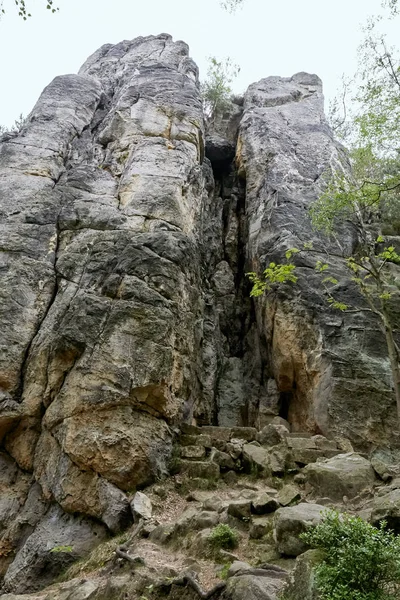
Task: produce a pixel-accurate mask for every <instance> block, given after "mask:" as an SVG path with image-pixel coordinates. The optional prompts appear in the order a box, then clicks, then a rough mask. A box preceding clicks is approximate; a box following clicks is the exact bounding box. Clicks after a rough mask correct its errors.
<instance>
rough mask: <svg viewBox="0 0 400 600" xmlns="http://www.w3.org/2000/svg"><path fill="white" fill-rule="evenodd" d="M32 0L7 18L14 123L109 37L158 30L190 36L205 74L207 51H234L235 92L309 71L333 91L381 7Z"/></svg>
mask: <svg viewBox="0 0 400 600" xmlns="http://www.w3.org/2000/svg"><path fill="white" fill-rule="evenodd" d="M56 1H57V0H56ZM27 3H28V5H29V6H30V7H32V12H33V13H34V14H33V16H32V18H31V19H29V20H28V21H27V22H23V21H22V20H21V19H20V18H19V17H18V16H17V15H16V11H15V8H14V6H13V0H4V8H6V9H8V11H7V13H6V15H5V16H4V17H3V18H2V19H1V21H0V124H2V125H6V126H10V125H11V124H12V123H13V121H14V119H16V118H17V117H18V116H19V114H20V113H23V114H24V115H27V114H28V113H29V112H30V110H31V109H32V108H33V105H34V103H35V102H36V100H37V98H38V96H39V94H40V93H41V91H42V90H43V88H44V87H45V86H46V85H47V84H48V83H49V82H50V81H51V79H53V77H55V76H56V75H61V74H64V73H75V72H77V70H78V69H79V67H80V65H81V64H82V63H83V62H84V61H85V59H86V58H87V57H88V56H89V55H90V54H92V52H94V51H95V50H96V49H97V48H98V47H99V46H101V45H102V44H105V43H117V42H119V41H121V40H123V39H133V38H135V37H137V36H139V35H149V34H158V33H170V34H171V35H172V36H173V37H174V39H183V40H185V41H186V42H187V43H188V44H189V45H190V50H191V56H192V57H193V58H194V59H195V60H196V62H197V64H198V65H199V67H200V71H201V73H202V74H203V75H205V72H206V66H207V57H208V56H210V55H212V56H216V57H218V58H224V57H227V56H229V57H231V58H232V60H233V61H234V62H236V63H238V64H239V65H240V67H241V72H240V76H239V78H238V79H237V80H236V83H235V86H234V87H235V91H236V92H241V91H244V89H245V88H246V87H247V86H248V85H249V84H250V83H252V82H253V81H256V80H258V79H261V78H262V77H267V76H268V75H282V76H290V75H293V74H294V73H296V72H298V71H309V72H312V73H317V74H318V75H319V76H320V77H321V78H322V80H323V82H324V89H325V95H326V96H327V97H328V98H330V97H332V96H333V95H334V93H335V91H336V89H337V87H338V85H339V82H340V77H341V75H342V73H344V72H345V73H347V74H351V73H352V72H353V71H354V69H355V66H356V51H357V46H358V44H359V42H360V40H361V37H362V34H361V28H360V24H361V23H365V21H366V19H367V17H368V16H369V15H372V14H376V13H377V12H379V9H380V0H329V1H328V0H246V4H245V6H244V8H242V9H241V10H239V11H238V12H237V13H236V15H229V14H228V13H226V12H225V11H223V10H222V8H221V7H220V6H219V0H58V5H59V7H60V11H59V13H57V14H56V15H52V14H50V12H49V11H47V10H45V9H44V8H43V6H44V5H45V0H27ZM396 25H397V27H399V22H398V20H397V24H396ZM391 27H392V29H393V27H394V24H393V23H392V25H391Z"/></svg>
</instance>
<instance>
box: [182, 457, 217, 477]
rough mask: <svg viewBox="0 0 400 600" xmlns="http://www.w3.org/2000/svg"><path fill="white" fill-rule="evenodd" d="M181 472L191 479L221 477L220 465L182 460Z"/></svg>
mask: <svg viewBox="0 0 400 600" xmlns="http://www.w3.org/2000/svg"><path fill="white" fill-rule="evenodd" d="M179 470H180V472H181V473H185V474H186V475H188V477H191V478H195V477H200V478H202V479H217V478H218V477H219V475H220V470H219V465H217V464H216V463H214V462H206V461H194V460H180V461H179Z"/></svg>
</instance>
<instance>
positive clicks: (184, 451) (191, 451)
mask: <svg viewBox="0 0 400 600" xmlns="http://www.w3.org/2000/svg"><path fill="white" fill-rule="evenodd" d="M205 455H206V449H205V448H204V447H203V446H184V447H183V448H181V457H182V458H188V459H194V460H201V459H202V458H204V457H205Z"/></svg>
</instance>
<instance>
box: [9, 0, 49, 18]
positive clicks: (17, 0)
mask: <svg viewBox="0 0 400 600" xmlns="http://www.w3.org/2000/svg"><path fill="white" fill-rule="evenodd" d="M14 4H15V7H16V9H17V11H18V15H19V16H20V17H21V18H22V19H23V20H24V21H26V20H27V19H28V17H31V16H32V14H31V12H30V9H29V8H28V6H29V4H28V6H27V4H26V0H14ZM43 4H44V5H45V6H46V8H47V10H50V11H51V12H52V13H55V12H57V11H58V8H57V7H56V6H55V3H54V0H44V1H43ZM5 12H6V11H5V8H4V1H2V2H0V13H2V14H5Z"/></svg>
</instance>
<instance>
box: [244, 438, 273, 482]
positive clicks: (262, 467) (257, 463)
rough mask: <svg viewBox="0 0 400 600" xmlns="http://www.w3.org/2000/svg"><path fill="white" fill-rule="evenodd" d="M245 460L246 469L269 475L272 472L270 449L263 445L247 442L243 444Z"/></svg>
mask: <svg viewBox="0 0 400 600" xmlns="http://www.w3.org/2000/svg"><path fill="white" fill-rule="evenodd" d="M243 462H244V466H245V468H246V470H247V471H248V472H250V473H252V472H256V473H259V474H260V475H265V476H268V475H269V474H270V472H271V467H270V460H269V453H268V450H266V449H265V448H262V447H261V446H254V445H252V444H245V445H244V446H243Z"/></svg>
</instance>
